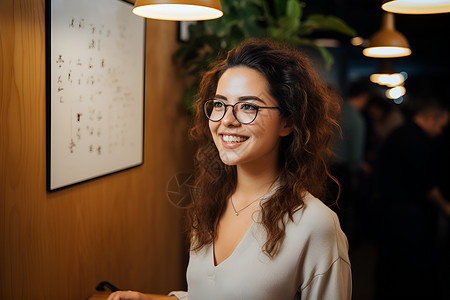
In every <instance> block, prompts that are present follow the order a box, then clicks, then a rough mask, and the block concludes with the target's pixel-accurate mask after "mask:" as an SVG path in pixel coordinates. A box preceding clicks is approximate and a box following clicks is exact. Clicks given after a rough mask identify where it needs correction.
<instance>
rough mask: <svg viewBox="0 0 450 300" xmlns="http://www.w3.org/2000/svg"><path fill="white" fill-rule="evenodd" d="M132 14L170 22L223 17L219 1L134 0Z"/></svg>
mask: <svg viewBox="0 0 450 300" xmlns="http://www.w3.org/2000/svg"><path fill="white" fill-rule="evenodd" d="M133 13H134V14H136V15H138V16H141V17H145V18H151V19H158V20H170V21H201V20H210V19H217V18H220V17H221V16H222V15H223V12H222V6H221V5H220V0H136V2H135V4H134V8H133Z"/></svg>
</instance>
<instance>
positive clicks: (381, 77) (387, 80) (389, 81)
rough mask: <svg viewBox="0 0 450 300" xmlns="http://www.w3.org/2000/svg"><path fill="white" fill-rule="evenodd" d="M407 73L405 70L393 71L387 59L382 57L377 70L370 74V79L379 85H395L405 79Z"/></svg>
mask: <svg viewBox="0 0 450 300" xmlns="http://www.w3.org/2000/svg"><path fill="white" fill-rule="evenodd" d="M406 78H407V74H406V73H405V72H400V73H395V72H394V70H393V69H392V66H391V61H390V60H389V59H383V60H382V61H381V65H380V67H379V69H378V71H377V72H376V73H374V74H372V75H370V81H372V82H373V83H377V84H379V85H385V86H388V87H396V86H399V85H401V84H403V82H404V81H405V80H406Z"/></svg>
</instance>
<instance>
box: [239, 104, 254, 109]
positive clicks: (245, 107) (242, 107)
mask: <svg viewBox="0 0 450 300" xmlns="http://www.w3.org/2000/svg"><path fill="white" fill-rule="evenodd" d="M241 110H245V111H251V110H256V106H254V105H252V104H248V103H242V104H241Z"/></svg>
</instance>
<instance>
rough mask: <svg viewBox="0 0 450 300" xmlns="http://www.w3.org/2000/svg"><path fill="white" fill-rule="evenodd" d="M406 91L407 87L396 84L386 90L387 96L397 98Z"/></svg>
mask: <svg viewBox="0 0 450 300" xmlns="http://www.w3.org/2000/svg"><path fill="white" fill-rule="evenodd" d="M405 93H406V89H405V88H404V87H403V86H396V87H393V88H391V89H388V90H387V91H386V97H388V98H389V99H397V98H400V97H401V96H403V95H404V94H405Z"/></svg>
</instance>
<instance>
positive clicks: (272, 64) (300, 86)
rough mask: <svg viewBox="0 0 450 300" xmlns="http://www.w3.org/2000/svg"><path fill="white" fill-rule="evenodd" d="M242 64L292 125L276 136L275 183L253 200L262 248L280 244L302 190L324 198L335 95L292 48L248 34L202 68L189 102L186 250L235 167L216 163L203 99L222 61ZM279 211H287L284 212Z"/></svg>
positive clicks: (228, 189)
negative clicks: (193, 146) (191, 146)
mask: <svg viewBox="0 0 450 300" xmlns="http://www.w3.org/2000/svg"><path fill="white" fill-rule="evenodd" d="M237 66H245V67H248V68H251V69H254V70H256V71H258V72H260V73H261V74H262V75H264V77H265V78H266V79H267V82H268V83H269V92H270V93H271V95H272V96H273V97H274V98H275V99H276V100H277V101H278V105H279V107H280V113H281V115H282V117H286V118H288V120H289V122H290V123H291V125H292V128H293V130H292V132H291V133H290V134H289V135H288V136H286V137H283V138H282V139H281V142H280V148H279V159H278V174H279V177H278V179H277V180H278V183H279V186H278V188H277V189H276V191H275V193H274V194H273V195H272V196H271V197H270V199H269V200H268V201H264V202H262V203H261V204H260V205H261V223H262V224H263V226H264V228H265V230H266V234H267V240H266V243H265V244H264V246H263V249H262V250H263V251H264V253H266V254H267V255H268V256H269V257H274V256H275V255H276V254H277V253H278V251H279V249H280V246H281V244H282V243H283V239H284V235H285V227H286V223H287V222H288V221H289V220H293V214H294V212H295V211H297V210H298V209H300V208H301V207H302V206H303V204H304V202H303V197H305V192H310V193H311V194H312V195H314V196H316V197H318V198H321V199H324V197H325V196H326V180H327V177H330V178H332V179H333V180H334V181H336V180H335V179H334V178H333V177H332V176H331V175H330V174H329V172H328V169H327V163H328V162H329V160H330V158H331V156H332V152H331V150H330V143H331V138H332V136H333V133H334V132H335V129H336V128H338V123H337V120H336V119H337V117H338V115H339V111H340V109H339V104H338V99H336V98H335V97H331V96H330V95H329V93H328V90H327V87H326V86H325V85H324V84H323V83H322V82H321V81H320V80H319V78H318V76H317V74H316V72H315V71H314V70H313V68H312V67H311V63H310V62H309V59H308V58H307V57H306V56H304V55H303V54H302V53H301V52H300V51H298V50H296V49H292V48H289V47H287V46H282V45H279V44H275V43H273V42H270V41H266V40H254V39H252V40H248V41H245V42H243V43H242V44H241V45H239V46H238V47H236V48H234V49H232V50H231V51H229V52H228V56H227V57H226V59H224V60H221V61H218V62H217V63H216V64H215V65H214V66H213V67H212V68H211V70H210V71H208V72H206V73H205V75H204V76H203V79H202V81H201V84H200V92H199V97H198V99H197V101H196V102H195V104H194V105H195V108H196V114H195V117H194V126H193V127H192V128H191V131H190V134H191V137H192V138H193V140H194V141H195V142H196V143H197V145H198V150H197V152H196V156H195V162H196V164H195V173H196V186H197V188H198V189H197V191H196V193H195V197H194V198H195V200H194V204H193V206H192V207H191V209H190V210H189V214H188V215H189V226H190V234H189V239H190V241H191V243H192V244H191V250H193V251H197V250H200V249H201V248H202V247H203V246H205V245H208V244H210V243H212V242H213V241H214V239H215V238H216V235H217V224H218V221H219V219H220V217H221V215H222V213H223V211H224V208H225V205H226V201H227V199H229V197H230V196H231V195H232V194H233V192H234V191H235V189H236V184H237V173H236V166H228V165H225V164H224V163H222V161H221V159H220V156H219V153H218V150H217V148H216V147H215V145H214V142H213V140H212V136H211V133H210V131H209V126H208V119H207V118H206V117H205V114H204V112H203V103H204V102H205V101H206V100H208V99H211V98H214V96H215V93H216V88H217V84H218V81H219V79H220V77H221V76H222V74H223V73H224V72H225V71H226V70H227V69H229V68H233V67H237ZM285 216H288V218H286V217H285Z"/></svg>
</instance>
